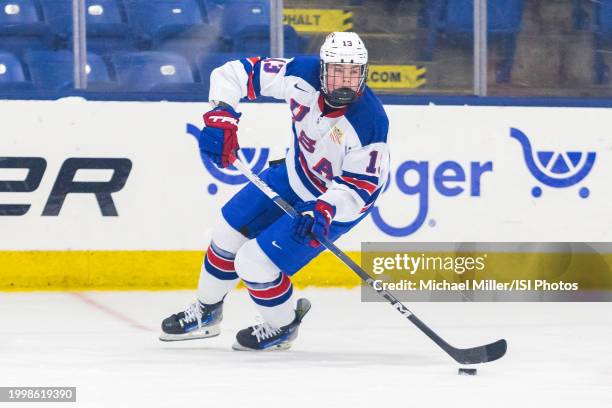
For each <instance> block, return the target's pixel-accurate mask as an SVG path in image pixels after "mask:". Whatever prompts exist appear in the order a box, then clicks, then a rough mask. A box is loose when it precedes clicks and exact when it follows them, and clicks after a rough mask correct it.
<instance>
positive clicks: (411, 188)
mask: <svg viewBox="0 0 612 408" xmlns="http://www.w3.org/2000/svg"><path fill="white" fill-rule="evenodd" d="M430 169H431V171H430ZM492 171H493V162H490V161H487V162H484V163H481V162H470V163H469V164H467V165H462V164H461V163H458V162H456V161H452V160H449V161H444V162H442V163H440V164H438V165H437V166H434V165H432V164H431V163H430V162H429V161H418V162H417V161H413V160H409V161H405V162H403V163H402V164H400V165H399V167H398V168H397V170H396V172H395V175H394V177H393V175H392V177H391V178H394V179H395V183H396V184H397V187H398V189H399V190H400V191H401V192H402V193H404V194H406V195H408V196H414V197H417V199H418V202H419V209H418V212H417V214H416V217H414V218H413V219H412V220H411V221H410V222H408V223H407V224H404V225H400V226H397V225H391V224H390V223H389V222H387V221H385V219H384V217H383V211H382V210H381V209H380V208H379V207H378V206H375V207H374V209H373V210H372V219H373V221H374V223H375V224H376V225H377V226H378V228H380V229H381V231H383V232H384V233H386V234H388V235H391V236H394V237H405V236H407V235H410V234H412V233H414V232H415V231H417V230H418V229H419V228H421V226H422V225H423V224H424V223H425V221H426V220H427V214H428V212H429V203H430V199H431V197H430V196H431V195H433V194H438V195H441V196H444V197H457V196H460V195H466V194H469V195H470V196H472V197H480V183H481V178H482V176H483V174H484V173H486V172H492ZM412 174H414V175H415V176H416V181H414V182H413V183H408V182H407V181H406V178H407V177H409V178H410V180H414V179H415V178H414V177H412V176H411V175H412ZM432 174H433V183H432V180H431V175H432ZM390 181H391V179H390ZM432 184H433V185H432ZM430 185H431V187H432V188H431V189H430ZM387 187H388V186H387ZM429 225H431V226H434V225H435V220H433V219H430V220H429Z"/></svg>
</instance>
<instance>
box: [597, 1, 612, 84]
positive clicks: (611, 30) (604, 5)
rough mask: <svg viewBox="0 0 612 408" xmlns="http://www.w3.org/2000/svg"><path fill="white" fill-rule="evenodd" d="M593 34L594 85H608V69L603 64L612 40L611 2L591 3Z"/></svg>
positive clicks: (606, 65)
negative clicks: (593, 24)
mask: <svg viewBox="0 0 612 408" xmlns="http://www.w3.org/2000/svg"><path fill="white" fill-rule="evenodd" d="M593 20H594V22H595V29H594V32H593V34H594V35H593V38H594V41H593V47H594V51H595V55H594V70H595V83H596V84H600V85H606V84H609V83H610V67H609V66H608V64H606V62H605V53H606V51H605V50H606V48H607V47H606V46H609V44H610V41H611V40H612V0H599V1H597V2H594V3H593Z"/></svg>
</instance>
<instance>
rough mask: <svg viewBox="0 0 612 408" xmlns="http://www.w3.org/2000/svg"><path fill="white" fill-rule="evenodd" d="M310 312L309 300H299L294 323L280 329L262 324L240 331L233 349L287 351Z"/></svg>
mask: <svg viewBox="0 0 612 408" xmlns="http://www.w3.org/2000/svg"><path fill="white" fill-rule="evenodd" d="M309 310H310V302H309V301H308V299H299V300H298V302H297V308H296V310H295V319H294V320H293V322H291V323H289V324H288V325H287V326H283V327H281V328H278V329H277V328H274V327H272V326H270V325H269V324H268V323H261V324H256V325H254V326H251V327H248V328H246V329H243V330H240V331H239V332H238V333H237V334H236V343H234V345H233V346H232V348H233V349H234V350H238V351H274V350H287V349H288V348H290V347H291V344H292V343H293V340H295V338H296V337H297V334H298V328H299V327H300V323H302V319H303V318H304V316H305V315H306V313H308V311H309Z"/></svg>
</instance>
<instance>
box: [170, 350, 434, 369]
mask: <svg viewBox="0 0 612 408" xmlns="http://www.w3.org/2000/svg"><path fill="white" fill-rule="evenodd" d="M163 349H164V351H165V352H172V353H173V354H176V355H180V354H183V355H185V357H186V358H187V359H193V358H194V354H193V353H196V354H197V356H198V357H197V358H200V357H201V358H202V359H206V358H207V356H208V357H211V354H217V353H218V354H217V356H218V357H221V356H222V357H223V359H227V361H230V360H239V361H240V363H241V364H262V363H264V364H279V365H286V364H287V363H304V364H308V365H316V366H319V367H350V366H355V367H363V366H368V365H373V366H374V365H377V366H380V365H385V366H407V365H419V366H435V365H441V364H444V361H442V360H437V359H432V358H431V356H423V355H418V354H411V353H409V352H406V353H368V352H360V351H355V352H351V353H347V352H341V353H339V352H337V351H333V350H332V351H307V350H299V349H292V350H288V351H278V352H276V351H268V352H258V353H255V352H246V351H234V350H231V348H230V347H222V346H214V347H210V346H208V347H206V346H201V347H195V346H192V347H180V348H173V347H164V348H163Z"/></svg>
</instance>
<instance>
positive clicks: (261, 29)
mask: <svg viewBox="0 0 612 408" xmlns="http://www.w3.org/2000/svg"><path fill="white" fill-rule="evenodd" d="M223 7H224V10H223V18H222V22H221V41H222V44H223V45H222V50H223V51H226V52H248V53H251V54H257V55H266V56H267V55H270V6H269V4H268V2H267V1H261V0H243V1H239V0H227V1H225V2H224V3H223ZM283 34H284V41H285V43H284V49H285V52H286V53H292V54H299V53H300V52H302V51H303V49H304V46H305V41H304V40H303V39H302V38H301V37H300V36H299V35H298V33H297V32H296V31H295V29H294V28H293V27H291V26H289V25H285V26H284V27H283Z"/></svg>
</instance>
